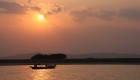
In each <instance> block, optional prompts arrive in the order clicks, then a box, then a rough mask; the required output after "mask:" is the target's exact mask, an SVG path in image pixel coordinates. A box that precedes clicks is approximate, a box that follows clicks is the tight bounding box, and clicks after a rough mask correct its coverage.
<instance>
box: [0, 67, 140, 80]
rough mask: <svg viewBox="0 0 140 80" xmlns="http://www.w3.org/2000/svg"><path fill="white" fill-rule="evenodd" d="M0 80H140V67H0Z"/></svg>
mask: <svg viewBox="0 0 140 80" xmlns="http://www.w3.org/2000/svg"><path fill="white" fill-rule="evenodd" d="M0 80H140V65H57V67H56V69H46V70H32V69H31V68H30V67H29V66H0Z"/></svg>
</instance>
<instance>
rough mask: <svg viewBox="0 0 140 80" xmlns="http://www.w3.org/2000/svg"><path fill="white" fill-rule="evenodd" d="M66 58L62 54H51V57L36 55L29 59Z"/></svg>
mask: <svg viewBox="0 0 140 80" xmlns="http://www.w3.org/2000/svg"><path fill="white" fill-rule="evenodd" d="M66 58H67V56H66V54H62V53H57V54H51V55H46V54H36V55H34V56H32V57H31V59H66Z"/></svg>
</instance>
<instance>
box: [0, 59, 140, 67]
mask: <svg viewBox="0 0 140 80" xmlns="http://www.w3.org/2000/svg"><path fill="white" fill-rule="evenodd" d="M35 63H40V64H46V63H48V64H49V63H56V64H58V65H96V64H109V65H110V64H111V65H114V64H117V65H140V58H103V59H102V58H101V59H94V58H88V59H45V60H31V59H5V60H0V66H11V65H34V64H35Z"/></svg>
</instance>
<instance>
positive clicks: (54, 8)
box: [44, 4, 66, 16]
mask: <svg viewBox="0 0 140 80" xmlns="http://www.w3.org/2000/svg"><path fill="white" fill-rule="evenodd" d="M48 7H49V9H47V8H46V10H47V12H45V13H44V15H45V16H48V15H53V14H58V13H60V12H62V11H64V10H65V8H66V5H61V4H49V5H48Z"/></svg>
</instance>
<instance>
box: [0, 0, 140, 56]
mask: <svg viewBox="0 0 140 80" xmlns="http://www.w3.org/2000/svg"><path fill="white" fill-rule="evenodd" d="M139 3H140V0H133V1H132V0H106V1H103V0H88V1H87V0H79V1H78V0H77V1H76V0H69V1H67V0H0V57H1V56H7V55H15V54H21V53H32V52H42V53H57V52H62V53H65V54H82V53H94V52H97V53H100V52H107V53H114V52H116V53H136V54H137V53H138V54H140V49H139V48H140V42H139V41H140V37H139V35H140V5H139ZM39 15H43V16H44V18H42V19H41V18H40V17H39Z"/></svg>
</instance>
